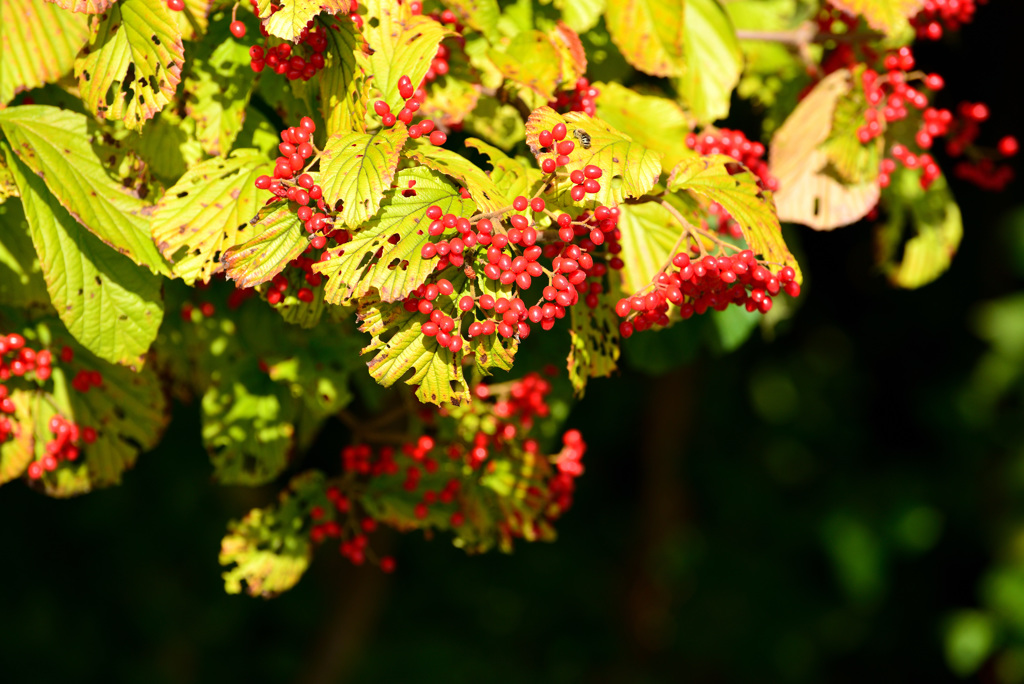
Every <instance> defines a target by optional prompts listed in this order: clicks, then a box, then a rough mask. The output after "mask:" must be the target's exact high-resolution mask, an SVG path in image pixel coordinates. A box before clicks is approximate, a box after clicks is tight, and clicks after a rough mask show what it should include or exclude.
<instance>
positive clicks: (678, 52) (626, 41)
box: [605, 0, 687, 76]
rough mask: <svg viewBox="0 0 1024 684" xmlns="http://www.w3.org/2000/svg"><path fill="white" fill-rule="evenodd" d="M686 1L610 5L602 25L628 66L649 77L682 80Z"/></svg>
mask: <svg viewBox="0 0 1024 684" xmlns="http://www.w3.org/2000/svg"><path fill="white" fill-rule="evenodd" d="M686 5H687V2H686V1H685V0H622V1H621V2H620V1H615V2H609V3H608V7H607V9H606V10H605V24H606V25H607V26H608V32H609V33H611V36H612V41H613V42H614V43H615V45H616V46H617V47H618V48H619V50H620V51H621V52H622V54H623V55H624V56H625V57H626V59H627V60H628V61H629V63H630V64H632V65H633V66H634V67H636V68H637V69H639V70H640V71H643V72H644V73H647V74H650V75H652V76H682V74H683V65H684V64H685V56H686V40H687V34H686V32H685V19H686Z"/></svg>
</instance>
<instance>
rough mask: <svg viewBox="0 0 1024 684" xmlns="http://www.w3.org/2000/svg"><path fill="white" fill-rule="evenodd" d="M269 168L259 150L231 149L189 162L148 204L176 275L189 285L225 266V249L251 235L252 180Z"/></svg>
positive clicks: (256, 200) (256, 197) (255, 200)
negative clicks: (225, 155)
mask: <svg viewBox="0 0 1024 684" xmlns="http://www.w3.org/2000/svg"><path fill="white" fill-rule="evenodd" d="M270 170H272V169H271V167H270V160H269V159H267V158H266V157H265V156H264V155H263V154H262V153H261V152H258V151H256V150H235V151H234V152H233V153H232V154H231V157H229V158H228V159H221V158H220V157H215V158H213V159H208V160H206V161H204V162H202V163H200V164H199V165H197V166H194V167H192V168H191V169H190V170H189V171H188V172H187V173H186V174H185V175H184V176H182V177H181V179H180V180H179V181H178V182H177V183H175V184H174V186H173V187H171V188H170V189H168V190H167V192H166V193H164V195H163V197H161V198H160V201H159V202H157V205H156V207H155V208H154V209H153V216H152V231H153V240H154V241H155V242H156V244H157V246H158V247H159V248H160V251H161V252H162V253H163V255H164V257H166V258H167V260H168V261H170V262H172V264H173V265H172V266H171V272H172V273H173V274H174V275H175V276H177V277H179V278H182V279H183V280H184V281H185V282H186V283H188V284H189V285H191V284H192V283H193V282H195V281H196V280H200V281H202V282H208V281H209V280H210V277H211V276H213V274H215V273H218V272H220V271H221V270H223V269H224V263H223V261H222V260H221V257H222V256H223V255H224V253H225V252H226V251H227V250H228V249H230V248H231V247H234V246H236V245H238V244H241V243H242V242H244V241H246V240H247V239H249V238H250V237H252V236H253V231H252V228H251V226H250V225H249V220H250V219H251V218H252V217H253V216H254V215H255V214H256V210H257V209H258V208H259V205H260V200H261V197H260V194H261V191H259V190H257V189H256V187H255V185H254V181H255V180H256V178H257V177H258V176H259V175H260V174H263V173H268V172H269V171H270ZM179 253H181V254H180V256H177V255H178V254H179Z"/></svg>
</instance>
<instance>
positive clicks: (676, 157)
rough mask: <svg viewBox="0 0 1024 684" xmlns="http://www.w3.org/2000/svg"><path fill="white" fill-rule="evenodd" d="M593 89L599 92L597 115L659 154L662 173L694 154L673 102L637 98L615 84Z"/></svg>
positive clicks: (683, 117)
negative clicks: (660, 155)
mask: <svg viewBox="0 0 1024 684" xmlns="http://www.w3.org/2000/svg"><path fill="white" fill-rule="evenodd" d="M594 87H595V88H597V89H598V90H599V91H600V95H598V96H597V115H598V116H599V117H600V118H601V119H604V120H605V121H607V122H608V123H609V124H611V125H612V126H614V127H615V128H617V129H619V130H620V131H622V132H623V133H625V134H626V135H628V136H629V137H630V138H632V139H633V140H635V141H636V142H638V143H640V144H641V145H643V146H644V147H646V148H647V149H649V150H654V151H655V152H660V153H661V154H662V155H663V156H662V158H661V165H662V170H663V171H664V172H665V173H668V172H669V171H671V170H672V168H673V167H675V165H676V164H678V163H679V162H681V161H682V160H683V159H684V158H685V157H690V156H693V155H694V154H696V152H694V151H693V150H691V149H690V148H688V147H687V146H686V135H687V134H688V133H689V132H690V125H689V122H688V121H687V117H686V112H684V111H683V108H682V107H680V106H679V103H677V102H676V101H675V100H670V99H668V98H667V97H659V96H657V95H641V94H640V93H638V92H636V91H635V90H630V89H629V88H626V87H625V86H622V85H619V84H618V83H595V84H594Z"/></svg>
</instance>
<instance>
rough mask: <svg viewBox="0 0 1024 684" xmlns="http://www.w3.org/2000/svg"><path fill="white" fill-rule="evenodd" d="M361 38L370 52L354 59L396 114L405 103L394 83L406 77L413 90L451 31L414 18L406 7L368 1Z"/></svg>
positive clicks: (384, 0) (379, 0) (386, 0)
mask: <svg viewBox="0 0 1024 684" xmlns="http://www.w3.org/2000/svg"><path fill="white" fill-rule="evenodd" d="M363 4H365V5H366V10H367V17H366V19H365V22H366V23H365V24H364V25H363V36H364V37H365V38H366V42H367V43H368V44H369V46H370V49H371V50H372V51H373V53H372V54H370V55H364V54H363V53H362V52H360V53H358V54H357V58H358V59H359V60H360V61H361V62H363V64H364V68H365V70H366V73H369V74H373V82H372V83H371V86H372V87H373V88H375V89H376V90H378V91H380V93H382V98H381V99H383V100H384V101H385V102H387V103H388V105H390V106H391V109H392V111H395V112H397V111H399V110H400V109H401V108H402V106H403V104H404V102H405V99H404V98H403V97H402V96H401V95H400V94H399V92H398V80H399V79H400V78H401V77H402V76H408V77H409V78H410V80H412V84H413V85H414V86H416V85H418V84H419V83H421V82H422V81H423V77H424V76H426V75H427V71H428V70H429V69H430V63H431V61H432V60H433V59H434V55H436V54H437V46H438V45H439V44H440V43H441V39H443V38H444V37H446V36H450V35H452V33H451V31H449V30H448V29H446V28H445V27H444V26H442V25H441V24H439V23H437V22H436V21H434V20H433V19H431V18H430V17H426V16H422V15H414V14H413V13H412V10H410V9H409V3H401V4H399V3H396V2H392V0H368V1H367V2H365V3H363Z"/></svg>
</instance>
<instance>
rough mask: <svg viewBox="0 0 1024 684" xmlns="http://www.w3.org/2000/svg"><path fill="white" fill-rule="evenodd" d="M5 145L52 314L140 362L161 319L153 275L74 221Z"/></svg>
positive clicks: (87, 340) (102, 349)
mask: <svg viewBox="0 0 1024 684" xmlns="http://www.w3.org/2000/svg"><path fill="white" fill-rule="evenodd" d="M5 153H6V154H7V158H8V163H9V164H10V165H11V170H12V171H13V172H14V175H15V179H16V180H17V182H18V187H19V188H20V190H21V201H22V203H23V205H24V207H25V216H26V218H27V219H28V224H29V229H30V232H31V235H32V242H33V244H34V245H35V248H36V252H37V254H38V255H39V263H40V264H41V266H42V271H43V278H44V279H45V281H46V287H47V290H48V291H49V293H50V299H51V301H52V302H53V307H54V309H56V311H57V315H58V316H60V319H61V321H62V322H63V323H64V325H65V326H67V328H68V331H69V332H70V333H71V334H72V335H74V336H75V339H77V340H78V341H79V342H80V343H81V344H82V345H83V346H84V347H86V348H87V349H89V350H90V351H91V352H93V353H94V354H96V355H97V356H99V357H100V358H102V359H105V360H107V361H110V362H111V363H119V364H124V365H127V366H132V367H133V368H141V367H142V366H143V364H144V363H145V355H146V352H147V351H148V350H149V347H150V345H151V344H152V343H153V340H154V339H156V333H157V330H159V328H160V321H161V320H163V313H164V309H163V301H162V295H161V282H160V278H159V277H158V276H155V275H153V274H151V273H149V272H148V271H147V270H145V269H144V268H141V267H140V266H136V265H135V264H133V263H132V262H131V260H130V259H128V258H127V257H125V256H123V255H121V254H118V253H117V252H115V251H114V250H112V249H110V248H108V247H107V246H105V245H104V244H103V243H101V242H100V241H99V239H97V238H96V236H94V235H93V234H91V233H90V232H88V231H87V230H85V229H84V228H82V227H81V226H80V225H78V223H76V222H75V221H74V220H73V219H72V218H71V216H70V215H69V214H68V212H67V210H66V209H64V207H62V206H61V205H60V204H59V203H58V202H57V200H56V198H55V197H54V196H53V195H52V194H51V193H50V191H49V190H48V189H47V188H46V186H45V185H44V184H43V182H42V181H41V180H40V179H39V178H38V177H37V176H35V175H34V174H32V173H31V172H30V171H29V169H28V168H27V167H26V166H25V165H24V164H22V162H20V161H18V160H17V159H16V158H15V157H14V155H12V154H10V152H9V151H6V150H5Z"/></svg>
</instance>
